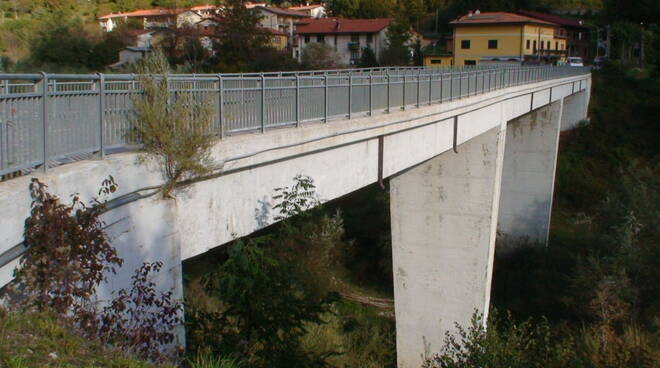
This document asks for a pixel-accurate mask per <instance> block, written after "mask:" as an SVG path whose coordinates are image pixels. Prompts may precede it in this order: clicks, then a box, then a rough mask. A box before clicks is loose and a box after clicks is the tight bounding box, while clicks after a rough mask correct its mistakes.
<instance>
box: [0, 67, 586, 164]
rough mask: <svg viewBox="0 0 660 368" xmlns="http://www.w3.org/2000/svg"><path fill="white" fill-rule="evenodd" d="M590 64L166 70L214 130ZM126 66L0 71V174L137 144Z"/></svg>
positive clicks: (404, 104)
mask: <svg viewBox="0 0 660 368" xmlns="http://www.w3.org/2000/svg"><path fill="white" fill-rule="evenodd" d="M586 73H589V69H588V68H575V67H550V66H542V67H539V66H533V67H521V66H518V67H508V66H507V67H501V66H498V67H486V68H484V67H480V68H470V69H439V68H376V69H349V70H326V71H304V72H288V73H267V74H173V75H169V76H167V78H168V85H169V88H170V92H171V93H172V94H177V93H192V94H193V96H194V97H195V99H197V100H200V101H202V100H203V101H209V102H210V103H212V104H213V107H214V112H215V113H214V115H215V116H214V125H213V132H214V134H217V135H218V136H219V137H224V136H225V135H231V134H236V133H240V132H262V133H263V132H265V131H266V130H268V129H272V128H276V127H283V126H300V125H301V124H303V123H305V122H309V121H324V122H328V121H330V120H332V119H337V118H341V119H346V118H348V119H351V118H353V117H355V116H357V115H365V114H366V115H371V114H373V113H374V112H379V111H385V112H390V111H392V110H393V109H406V108H408V107H410V106H414V107H419V106H421V105H430V104H433V103H442V102H446V101H452V100H455V99H459V98H465V97H468V96H474V95H478V94H482V93H487V92H490V91H494V90H497V89H502V88H508V87H511V86H517V85H520V84H526V83H534V82H538V81H542V80H548V79H555V78H562V77H568V76H575V75H581V74H586ZM139 94H140V86H139V83H138V80H137V78H136V76H135V75H130V74H128V75H127V74H123V75H122V74H92V75H77V74H46V73H40V74H0V175H6V174H10V173H15V172H20V171H26V170H32V169H34V168H38V167H41V168H43V169H44V170H46V169H48V168H49V167H52V166H56V165H59V164H62V163H65V162H69V161H73V160H77V159H82V158H87V157H90V156H92V155H100V156H101V157H103V155H105V154H106V153H112V152H117V151H121V150H125V149H127V148H131V147H135V146H136V145H137V144H139V142H137V141H134V140H133V139H132V138H131V136H132V135H131V134H129V132H130V130H131V124H132V123H131V121H132V119H133V110H132V101H133V99H134V98H135V96H138V95H139Z"/></svg>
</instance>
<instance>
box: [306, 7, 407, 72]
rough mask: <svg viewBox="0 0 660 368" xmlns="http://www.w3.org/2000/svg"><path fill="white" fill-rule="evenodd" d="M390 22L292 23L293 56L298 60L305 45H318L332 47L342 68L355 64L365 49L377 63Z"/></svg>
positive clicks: (337, 20) (312, 20)
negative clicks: (323, 44)
mask: <svg viewBox="0 0 660 368" xmlns="http://www.w3.org/2000/svg"><path fill="white" fill-rule="evenodd" d="M393 21H394V19H393V18H378V19H342V18H320V19H315V18H308V19H305V20H301V21H299V22H298V23H297V24H296V34H295V38H296V40H295V41H294V50H293V53H294V57H295V58H297V59H298V60H299V61H300V60H301V59H302V53H303V52H304V49H305V46H306V45H308V44H310V43H312V42H319V43H325V44H327V45H330V46H332V47H333V48H334V49H335V50H336V51H337V54H339V57H340V59H341V61H342V63H344V64H346V65H355V64H357V63H358V61H359V60H360V57H361V56H362V52H363V51H364V49H366V48H370V49H371V50H372V51H373V52H374V54H375V55H376V58H377V59H378V60H380V57H381V54H382V52H383V50H384V49H385V47H386V40H387V28H388V27H389V26H390V24H391V23H392V22H393Z"/></svg>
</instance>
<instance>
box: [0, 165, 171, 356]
mask: <svg viewBox="0 0 660 368" xmlns="http://www.w3.org/2000/svg"><path fill="white" fill-rule="evenodd" d="M116 188H117V185H116V184H115V182H114V180H113V179H112V177H109V178H108V179H106V180H105V181H104V182H103V186H102V187H101V190H100V191H99V194H100V195H103V196H107V195H109V194H110V193H112V192H114V191H115V190H116ZM30 194H31V196H32V199H33V202H32V207H31V208H32V210H31V213H30V217H28V218H27V219H26V221H25V233H24V238H25V242H26V245H27V246H28V248H27V250H26V252H25V253H24V255H23V256H22V257H21V260H20V265H19V267H18V268H17V269H16V270H15V272H14V277H15V280H14V282H13V283H12V284H10V285H9V286H8V287H7V288H8V292H7V296H8V302H9V305H10V306H11V307H12V312H11V313H9V314H6V313H7V312H5V311H2V313H3V315H2V316H1V317H4V318H7V320H6V321H7V322H8V323H9V322H11V321H13V320H16V319H22V318H27V319H30V318H32V317H33V316H34V318H36V319H35V320H36V321H37V323H39V321H40V320H41V318H42V317H43V318H46V319H45V320H43V322H44V323H45V324H46V325H50V326H52V325H54V322H53V321H54V320H57V321H58V323H59V324H60V328H70V327H72V328H73V329H74V330H75V331H74V332H72V334H71V335H70V336H71V339H73V340H75V339H77V337H75V336H78V335H80V336H83V337H85V338H88V339H91V340H92V341H93V343H92V345H90V347H94V346H102V345H101V344H107V345H108V346H113V347H114V348H115V349H120V350H122V351H123V352H124V353H126V354H133V355H135V356H137V357H140V358H143V359H149V360H150V361H154V362H164V361H168V362H172V361H176V360H177V359H178V354H179V351H178V347H177V346H176V345H175V327H176V326H179V325H181V323H182V320H181V304H180V303H179V302H178V301H176V300H173V298H172V292H171V291H170V292H159V291H158V290H157V288H156V285H155V284H154V283H153V281H151V278H152V277H153V276H154V275H153V274H154V273H157V272H159V271H160V268H161V266H162V264H161V263H159V262H156V263H144V264H143V265H142V266H141V267H140V268H138V269H137V270H135V274H134V276H133V278H132V285H131V288H130V289H128V290H126V289H120V290H118V291H116V293H115V295H114V298H113V299H112V300H109V301H99V300H97V295H96V294H95V291H96V289H97V287H98V286H99V285H100V284H101V283H102V282H105V281H106V280H107V276H108V274H109V273H115V272H116V271H117V269H118V268H119V267H120V266H121V265H122V263H123V260H122V259H121V258H119V257H118V256H117V252H116V250H115V249H114V248H113V247H112V246H111V245H110V244H109V241H108V239H107V236H106V234H105V232H104V230H103V227H104V223H103V222H102V221H101V220H100V215H101V214H102V212H103V211H104V209H105V201H101V200H99V199H97V198H95V199H93V200H92V202H91V203H90V205H85V204H83V202H82V201H81V200H80V199H79V198H78V196H74V197H73V203H72V204H70V205H67V204H63V203H62V202H60V200H59V198H58V197H57V196H54V195H52V194H50V193H49V192H48V191H47V186H46V185H45V184H43V183H41V182H39V181H38V180H37V179H33V180H32V183H31V184H30ZM49 318H50V319H49ZM53 319H54V320H53ZM52 332H53V333H58V334H60V333H59V332H57V331H52ZM6 333H8V334H11V333H17V331H16V330H7V331H6ZM48 333H50V332H47V333H46V334H43V335H42V334H39V336H40V337H43V338H44V342H43V343H44V344H45V343H48V341H49V339H52V338H53V336H52V335H49V334H48ZM74 342H75V341H74ZM94 344H95V345H94ZM28 346H29V344H28ZM58 346H59V345H56V346H53V347H50V348H53V349H55V348H57V347H58ZM83 348H84V347H83ZM63 349H66V353H67V354H69V355H72V354H71V351H70V347H67V346H64V347H63ZM21 351H23V350H21ZM26 351H27V350H26ZM27 352H28V353H29V351H27ZM83 353H84V352H83ZM6 354H8V355H7V359H13V360H12V364H16V366H20V364H23V363H22V362H23V360H25V359H28V360H31V359H33V357H31V356H23V355H21V354H18V355H16V352H14V353H12V352H6ZM72 356H75V355H72ZM42 358H43V357H41V356H36V357H34V359H42ZM17 359H18V360H17Z"/></svg>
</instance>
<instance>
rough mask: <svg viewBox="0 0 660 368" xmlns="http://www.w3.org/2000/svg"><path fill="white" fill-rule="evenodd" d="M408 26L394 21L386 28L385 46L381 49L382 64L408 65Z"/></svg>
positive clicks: (409, 54)
mask: <svg viewBox="0 0 660 368" xmlns="http://www.w3.org/2000/svg"><path fill="white" fill-rule="evenodd" d="M410 37H411V35H410V26H409V25H408V24H406V23H402V22H395V23H392V24H390V26H389V28H388V29H387V48H386V49H385V50H384V51H383V55H382V63H383V65H392V66H404V65H410V57H411V53H410V51H411V50H410V46H409V43H410Z"/></svg>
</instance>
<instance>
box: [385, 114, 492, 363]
mask: <svg viewBox="0 0 660 368" xmlns="http://www.w3.org/2000/svg"><path fill="white" fill-rule="evenodd" d="M504 140H505V132H504V131H502V130H501V128H500V127H496V128H493V129H491V130H489V131H487V132H486V133H484V134H481V135H479V136H477V137H476V138H473V139H472V140H470V141H468V142H466V143H464V144H462V145H460V146H459V147H458V153H454V152H453V151H448V152H445V153H443V154H441V155H439V156H436V157H434V158H432V159H430V160H428V161H426V162H424V163H422V164H420V165H417V166H415V167H413V168H412V169H409V170H407V171H404V172H403V173H401V174H399V175H397V176H395V177H393V178H392V179H391V181H390V192H391V205H390V206H391V221H392V257H393V267H394V296H395V310H396V333H397V357H398V367H399V368H412V367H414V368H418V367H420V366H421V364H422V362H423V355H428V354H432V353H436V352H439V350H440V348H441V347H442V345H443V341H444V337H445V332H446V331H452V330H453V329H454V326H455V325H454V324H455V323H460V324H462V325H465V324H467V323H469V322H470V318H471V316H472V314H473V313H474V311H475V310H477V311H479V312H482V313H486V314H487V311H488V305H489V299H490V284H491V273H492V259H493V252H494V244H495V227H496V224H497V214H498V210H497V207H498V202H499V191H500V181H501V175H502V156H503V153H504Z"/></svg>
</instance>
